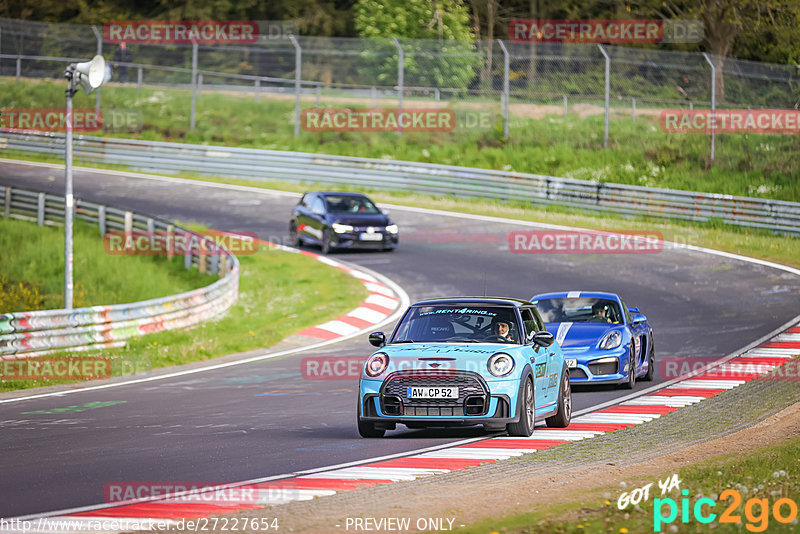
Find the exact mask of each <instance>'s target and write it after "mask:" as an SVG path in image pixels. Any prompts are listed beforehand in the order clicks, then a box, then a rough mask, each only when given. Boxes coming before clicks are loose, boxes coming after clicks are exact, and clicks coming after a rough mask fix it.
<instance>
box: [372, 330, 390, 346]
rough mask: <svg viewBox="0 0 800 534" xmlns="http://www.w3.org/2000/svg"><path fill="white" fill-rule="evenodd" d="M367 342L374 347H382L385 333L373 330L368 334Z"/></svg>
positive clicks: (384, 341) (384, 343)
mask: <svg viewBox="0 0 800 534" xmlns="http://www.w3.org/2000/svg"><path fill="white" fill-rule="evenodd" d="M369 342H370V344H371V345H373V346H374V347H378V348H380V347H382V346H384V345H386V334H384V333H383V332H373V333H371V334H370V335H369Z"/></svg>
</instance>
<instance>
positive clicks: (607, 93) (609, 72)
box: [597, 44, 611, 148]
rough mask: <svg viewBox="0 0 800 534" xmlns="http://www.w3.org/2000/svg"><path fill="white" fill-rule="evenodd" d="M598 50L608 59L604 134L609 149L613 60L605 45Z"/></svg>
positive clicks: (604, 143)
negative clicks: (609, 109) (609, 114)
mask: <svg viewBox="0 0 800 534" xmlns="http://www.w3.org/2000/svg"><path fill="white" fill-rule="evenodd" d="M597 48H599V49H600V52H601V53H602V54H603V57H604V58H606V73H605V78H606V104H605V105H606V120H605V122H606V129H605V132H604V134H603V148H608V107H609V98H610V94H611V58H610V57H609V56H608V54H607V53H606V49H605V48H603V45H601V44H598V45H597Z"/></svg>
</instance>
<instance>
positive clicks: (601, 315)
mask: <svg viewBox="0 0 800 534" xmlns="http://www.w3.org/2000/svg"><path fill="white" fill-rule="evenodd" d="M592 316H593V317H592V320H593V321H594V322H598V323H610V322H611V317H609V316H608V306H606V305H605V304H603V303H602V302H596V303H595V304H594V306H592Z"/></svg>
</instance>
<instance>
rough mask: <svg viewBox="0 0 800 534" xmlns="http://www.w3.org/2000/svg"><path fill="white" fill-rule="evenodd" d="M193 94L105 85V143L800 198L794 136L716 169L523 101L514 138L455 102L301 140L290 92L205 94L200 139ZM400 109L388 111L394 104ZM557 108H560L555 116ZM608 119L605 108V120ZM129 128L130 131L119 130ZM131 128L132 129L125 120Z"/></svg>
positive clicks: (637, 127) (749, 142)
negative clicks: (438, 117)
mask: <svg viewBox="0 0 800 534" xmlns="http://www.w3.org/2000/svg"><path fill="white" fill-rule="evenodd" d="M2 80H3V82H4V91H3V92H2V94H0V107H4V108H59V107H62V106H63V82H61V81H58V82H55V81H51V80H22V81H19V82H17V81H15V80H14V79H13V78H10V77H6V78H3V79H2ZM189 102H190V98H189V92H188V91H187V90H185V89H171V88H164V87H158V88H154V87H145V88H144V89H143V90H142V91H141V92H137V90H136V88H135V87H133V86H121V85H118V84H109V85H108V86H104V87H103V107H102V109H103V113H104V116H105V117H107V118H108V120H107V121H106V122H107V123H108V125H112V126H113V125H114V124H113V123H114V122H115V121H114V117H115V112H117V114H118V115H120V116H125V117H127V116H128V115H126V113H127V112H128V111H131V112H133V114H132V115H131V116H135V117H141V123H139V120H138V119H137V120H136V121H134V123H135V124H131V125H132V126H134V128H133V129H134V131H126V130H127V129H128V128H127V127H123V128H116V127H115V129H116V131H113V129H112V130H109V129H107V130H106V131H104V132H101V134H102V135H108V136H112V137H114V136H118V137H134V138H138V139H144V140H160V141H178V142H189V143H207V144H217V145H227V146H241V147H254V148H266V149H277V150H293V151H301V152H317V153H328V154H341V155H350V156H365V157H373V158H387V159H397V160H409V161H420V162H428V163H443V164H451V165H464V166H469V167H479V168H488V169H504V170H513V171H518V172H533V173H540V174H547V175H552V176H565V177H573V178H580V179H588V180H597V181H602V182H615V183H624V184H634V185H647V186H652V187H666V188H673V189H684V190H696V191H706V192H715V193H725V194H733V195H744V196H756V197H763V198H774V199H781V200H790V201H800V182H798V180H797V176H798V174H800V160H798V158H797V157H796V153H797V141H796V139H795V138H794V136H791V135H768V134H738V133H737V134H719V135H718V136H717V145H716V160H715V161H714V162H713V165H712V164H711V162H710V161H709V153H710V138H709V136H708V135H705V134H675V133H672V134H671V133H666V132H664V131H662V129H661V128H660V126H659V124H658V120H659V119H658V113H657V111H658V110H648V109H640V110H639V113H638V115H637V120H636V121H632V120H631V119H630V115H629V114H627V112H625V111H624V110H619V109H617V110H615V113H613V114H612V118H611V124H610V138H609V143H608V147H609V149H604V140H603V137H604V133H603V132H604V124H603V117H602V115H601V114H600V113H599V112H600V111H602V108H601V107H600V108H597V110H595V111H597V113H592V114H589V115H588V116H584V115H585V114H584V113H581V115H578V114H577V113H571V114H568V116H567V117H562V116H560V114H559V113H558V112H557V111H555V112H554V111H553V110H552V109H551V108H552V106H550V107H549V108H548V107H544V106H542V105H540V104H536V103H520V104H514V105H513V106H512V119H511V121H510V122H511V124H510V138H509V139H504V138H503V127H502V123H501V121H500V115H499V106H498V104H497V102H488V101H487V102H483V103H481V102H462V103H456V102H449V103H447V104H446V105H445V106H446V107H447V108H448V109H453V110H454V112H455V114H456V128H455V129H454V130H453V131H450V132H433V133H413V132H406V133H405V134H404V135H403V136H402V137H399V138H398V136H397V135H396V134H395V133H394V132H378V133H375V132H372V133H365V132H322V133H320V132H309V131H301V135H300V136H299V137H298V138H295V137H294V135H293V130H294V114H293V109H294V102H293V99H291V98H287V95H276V94H270V93H262V94H261V96H260V99H259V101H258V102H254V101H253V98H252V93H248V92H244V91H243V92H241V93H239V92H232V91H225V92H220V91H216V92H215V91H214V89H213V88H211V87H206V88H205V90H204V93H203V95H202V98H200V99H198V101H197V112H196V128H195V129H194V130H193V131H190V130H189V115H190V110H189ZM393 104H394V103H393V102H392V103H389V104H385V105H388V106H391V105H393ZM344 106H347V107H363V106H365V102H364V101H363V100H359V99H354V98H345V97H341V96H337V95H329V96H326V97H323V98H322V100H321V101H320V102H319V103H317V102H316V101H315V100H314V99H312V98H308V99H305V100H304V101H303V108H304V109H311V108H326V107H331V108H335V107H344ZM406 106H408V107H417V108H432V107H434V104H433V103H432V102H430V101H415V100H413V99H411V100H409V101H408V102H407V104H406ZM93 107H94V95H91V96H88V97H87V96H85V95H76V97H75V108H93ZM555 109H556V110H558V107H556V108H555ZM598 110H599V111H598ZM116 126H120V125H116ZM121 126H126V123H123V124H122V125H121Z"/></svg>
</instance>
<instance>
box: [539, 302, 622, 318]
mask: <svg viewBox="0 0 800 534" xmlns="http://www.w3.org/2000/svg"><path fill="white" fill-rule="evenodd" d="M533 303H534V304H535V305H536V309H537V310H539V313H540V314H541V316H542V319H544V322H546V323H612V324H622V322H623V320H622V311H621V310H620V307H619V304H618V303H617V301H615V300H610V299H601V298H592V297H579V298H554V299H541V300H538V301H534V302H533Z"/></svg>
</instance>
